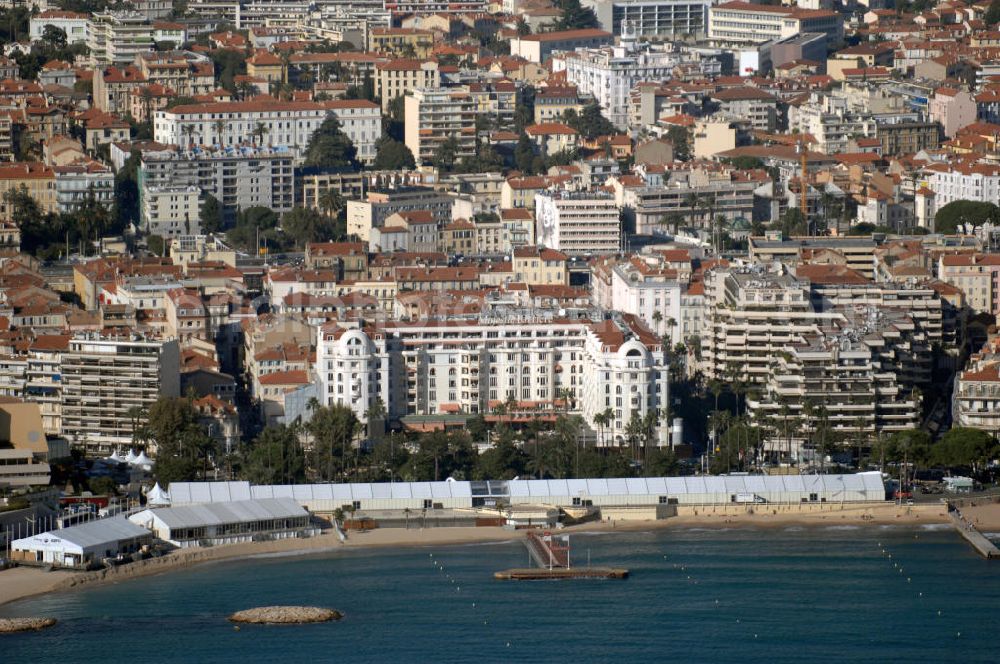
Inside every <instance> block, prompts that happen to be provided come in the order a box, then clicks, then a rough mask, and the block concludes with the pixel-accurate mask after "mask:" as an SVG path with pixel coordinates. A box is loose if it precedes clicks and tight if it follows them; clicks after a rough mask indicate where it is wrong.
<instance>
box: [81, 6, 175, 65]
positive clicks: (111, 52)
mask: <svg viewBox="0 0 1000 664" xmlns="http://www.w3.org/2000/svg"><path fill="white" fill-rule="evenodd" d="M87 30H88V32H87V47H88V49H89V50H90V62H91V64H92V65H93V66H95V67H105V66H107V65H125V64H129V63H132V62H134V61H135V57H136V56H137V55H139V54H140V53H145V52H147V51H152V50H155V48H156V37H155V34H154V32H155V30H154V28H153V24H152V23H150V22H149V20H148V19H147V18H146V17H145V16H144V15H142V14H140V13H138V12H115V11H105V12H94V13H93V14H91V15H90V20H89V22H88V27H87ZM181 41H183V39H182V40H181Z"/></svg>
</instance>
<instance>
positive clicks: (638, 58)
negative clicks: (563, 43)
mask: <svg viewBox="0 0 1000 664" xmlns="http://www.w3.org/2000/svg"><path fill="white" fill-rule="evenodd" d="M634 37H635V35H634V34H633V35H632V36H631V38H629V37H627V36H623V38H622V44H623V45H621V46H615V47H608V48H589V49H581V50H577V51H576V52H573V53H567V54H566V55H565V56H563V57H562V59H561V60H554V61H553V68H554V69H556V70H557V71H558V70H559V69H558V68H559V67H563V68H564V69H565V70H566V80H567V82H569V83H572V84H573V85H575V86H577V90H578V91H579V93H580V94H583V95H592V96H593V97H594V98H595V99H596V100H597V103H598V104H599V105H600V106H601V111H602V113H603V114H604V116H605V117H607V118H608V120H610V121H611V122H612V123H614V125H615V126H616V127H619V128H621V129H625V128H627V127H628V120H629V112H628V111H629V97H630V94H631V92H632V89H633V88H634V87H635V86H636V84H637V83H639V82H640V81H662V80H666V79H668V78H670V77H671V76H672V73H673V69H674V67H675V66H677V64H679V63H680V62H681V61H682V56H681V54H679V53H673V52H669V51H666V50H653V49H646V50H643V51H637V50H635V49H634Z"/></svg>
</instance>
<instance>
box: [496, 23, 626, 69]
mask: <svg viewBox="0 0 1000 664" xmlns="http://www.w3.org/2000/svg"><path fill="white" fill-rule="evenodd" d="M613 41H614V35H612V34H611V33H610V32H606V31H604V30H597V29H595V28H585V29H582V30H562V31H557V32H542V33H539V34H536V35H524V36H522V37H516V38H514V39H511V40H510V54H511V55H515V56H520V57H522V58H524V59H525V60H527V61H528V62H535V63H539V64H541V63H543V62H545V61H546V60H548V59H549V58H550V57H552V54H553V53H555V52H557V51H575V50H577V49H581V48H599V47H601V46H607V45H609V44H611V43H612V42H613Z"/></svg>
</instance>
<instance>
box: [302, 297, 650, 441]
mask: <svg viewBox="0 0 1000 664" xmlns="http://www.w3.org/2000/svg"><path fill="white" fill-rule="evenodd" d="M507 313H508V315H506V316H502V317H498V318H495V319H489V320H488V319H486V318H483V319H474V320H448V321H424V322H419V323H405V322H389V323H385V324H384V325H381V326H379V327H378V328H365V329H358V328H353V329H351V328H345V327H340V326H337V325H330V326H327V327H324V328H321V330H320V334H319V342H318V347H317V363H316V373H317V375H318V381H319V391H320V397H319V399H320V402H321V403H322V404H323V405H331V404H335V403H339V404H343V405H346V406H349V407H351V408H352V409H353V410H354V412H355V414H356V415H357V416H358V418H359V419H361V420H364V419H365V418H366V413H367V411H368V409H369V407H371V406H372V405H374V404H375V403H376V402H377V401H378V400H381V402H382V404H384V406H385V408H386V412H387V416H388V418H389V419H390V420H394V419H399V418H402V417H405V416H407V415H433V414H436V413H442V412H456V411H457V412H465V413H487V412H491V411H492V410H493V408H494V407H495V406H496V405H497V404H499V403H501V402H504V401H506V400H508V399H514V400H517V401H518V402H519V403H520V405H521V406H523V407H543V408H549V409H555V408H556V407H557V405H558V404H557V401H558V400H560V399H562V395H563V390H569V392H570V394H572V397H571V398H570V404H569V407H570V411H571V412H577V413H579V414H581V415H583V416H584V417H585V418H586V420H587V421H588V422H591V421H592V419H593V416H594V415H595V414H597V413H600V412H603V411H604V410H606V409H607V408H611V409H612V410H613V411H614V413H615V423H614V424H613V425H612V427H611V429H612V432H613V434H612V435H610V436H609V437H608V438H607V440H606V441H605V442H606V443H608V444H612V443H611V441H615V440H618V441H620V440H621V437H622V436H623V435H624V430H625V426H626V425H627V424H628V422H629V420H630V419H631V418H632V414H633V413H635V414H636V416H638V417H643V416H645V415H646V413H647V412H650V410H653V409H661V408H663V407H665V406H666V404H667V365H666V358H665V357H664V355H663V352H662V350H663V349H662V347H661V342H660V340H659V338H658V337H657V336H656V335H654V334H652V333H651V332H650V331H649V330H648V329H647V328H646V327H645V326H643V325H642V324H641V323H639V322H638V320H636V319H634V318H632V317H626V318H625V320H623V321H615V320H604V321H600V322H594V321H591V320H567V319H551V318H550V319H544V320H543V319H541V318H538V317H533V316H531V315H530V314H528V313H527V312H519V311H511V312H507ZM559 403H561V402H559ZM658 433H659V436H658V440H659V441H660V442H659V444H661V445H665V444H667V440H668V433H669V427H668V426H667V425H666V423H664V424H663V426H662V427H660V429H659V431H658Z"/></svg>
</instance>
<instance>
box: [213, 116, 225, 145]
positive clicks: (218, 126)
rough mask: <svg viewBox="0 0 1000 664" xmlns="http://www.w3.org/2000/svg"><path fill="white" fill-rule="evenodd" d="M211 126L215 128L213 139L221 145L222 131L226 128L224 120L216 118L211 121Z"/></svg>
mask: <svg viewBox="0 0 1000 664" xmlns="http://www.w3.org/2000/svg"><path fill="white" fill-rule="evenodd" d="M212 128H213V129H215V140H216V141H218V143H219V145H220V146H221V145H222V144H223V142H222V132H224V131H225V130H226V121H225V120H216V121H215V122H213V123H212Z"/></svg>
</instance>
